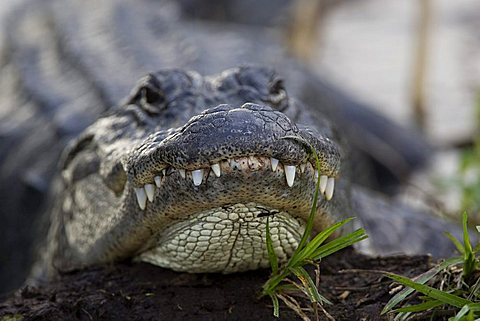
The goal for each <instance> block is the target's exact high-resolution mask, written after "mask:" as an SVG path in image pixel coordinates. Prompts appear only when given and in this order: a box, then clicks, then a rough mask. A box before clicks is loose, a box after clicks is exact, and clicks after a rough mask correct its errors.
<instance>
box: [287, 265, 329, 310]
mask: <svg viewBox="0 0 480 321" xmlns="http://www.w3.org/2000/svg"><path fill="white" fill-rule="evenodd" d="M289 270H290V271H292V272H293V274H295V275H296V276H297V278H298V279H299V280H300V282H302V284H303V286H304V288H305V290H307V295H308V297H309V298H310V301H311V302H320V303H327V304H332V302H330V301H329V300H328V299H327V298H325V297H324V296H322V295H321V294H320V293H319V292H318V289H317V286H316V285H315V283H314V282H313V280H312V278H311V277H310V275H309V274H308V272H307V271H306V270H305V269H304V268H303V267H301V266H297V267H290V268H289Z"/></svg>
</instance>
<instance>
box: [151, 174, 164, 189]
mask: <svg viewBox="0 0 480 321" xmlns="http://www.w3.org/2000/svg"><path fill="white" fill-rule="evenodd" d="M153 179H154V181H155V185H157V187H160V185H161V184H162V178H161V177H160V176H155V177H154V178H153Z"/></svg>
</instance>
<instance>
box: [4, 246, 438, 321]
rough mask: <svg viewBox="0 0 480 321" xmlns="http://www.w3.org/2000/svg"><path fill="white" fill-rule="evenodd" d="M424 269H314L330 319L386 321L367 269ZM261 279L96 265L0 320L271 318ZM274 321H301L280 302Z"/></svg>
mask: <svg viewBox="0 0 480 321" xmlns="http://www.w3.org/2000/svg"><path fill="white" fill-rule="evenodd" d="M430 265H431V259H430V257H428V256H414V257H409V256H392V257H385V258H372V257H368V256H365V255H361V254H358V253H355V252H354V251H353V250H351V249H347V250H344V251H343V252H340V253H337V254H335V255H332V256H331V257H329V258H326V259H325V260H324V261H323V262H322V263H321V268H320V272H321V279H320V293H322V294H323V295H324V296H326V297H327V298H328V299H329V300H331V301H332V302H333V305H332V306H325V309H326V310H327V311H328V313H330V314H331V316H333V317H334V318H335V319H336V320H390V319H389V318H388V317H385V316H380V311H381V309H382V308H383V306H384V304H385V303H386V302H387V301H388V300H389V298H390V297H391V295H390V294H389V291H391V289H392V285H391V282H390V281H389V279H387V278H385V277H383V276H382V275H381V274H379V273H376V272H374V271H372V270H382V271H393V272H396V273H401V274H403V275H407V276H413V275H416V274H419V273H421V272H423V271H425V270H427V269H428V268H429V267H430ZM268 275H269V272H268V271H267V270H261V271H252V272H246V273H238V274H231V275H221V274H185V273H176V272H172V271H170V270H166V269H162V268H158V267H155V266H152V265H149V264H144V263H129V262H126V263H119V264H115V265H111V266H103V267H95V268H90V269H86V270H80V271H74V272H70V273H68V274H64V275H62V276H61V278H60V279H59V280H58V281H55V282H53V283H51V284H49V285H47V286H43V287H38V288H32V287H24V288H22V289H20V290H18V291H16V292H15V293H13V294H11V295H9V296H6V297H3V298H2V299H1V302H3V303H1V304H0V320H1V321H6V320H9V321H10V320H49V321H54V320H252V321H254V320H275V318H274V317H273V316H272V307H271V303H270V301H269V299H268V298H263V299H260V300H259V299H257V295H258V293H259V290H260V288H261V285H262V284H263V282H264V281H265V280H266V279H267V277H268ZM319 316H320V320H327V318H326V316H325V315H324V314H322V313H320V315H319ZM280 320H301V319H300V318H299V317H298V316H297V315H295V314H294V313H293V312H292V311H291V310H289V309H288V308H287V307H286V306H285V305H281V310H280ZM312 320H315V317H312Z"/></svg>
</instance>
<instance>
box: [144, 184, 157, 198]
mask: <svg viewBox="0 0 480 321" xmlns="http://www.w3.org/2000/svg"><path fill="white" fill-rule="evenodd" d="M143 188H144V189H145V193H146V194H147V198H148V200H149V201H150V202H153V195H154V194H155V185H153V184H145V186H144V187H143Z"/></svg>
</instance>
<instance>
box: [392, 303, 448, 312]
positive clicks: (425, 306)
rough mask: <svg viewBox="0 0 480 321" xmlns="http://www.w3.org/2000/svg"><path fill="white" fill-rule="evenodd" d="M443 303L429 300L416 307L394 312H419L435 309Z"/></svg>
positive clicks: (412, 306)
mask: <svg viewBox="0 0 480 321" xmlns="http://www.w3.org/2000/svg"><path fill="white" fill-rule="evenodd" d="M443 304H444V303H443V302H442V301H439V300H430V301H427V302H423V303H420V304H416V305H411V306H407V307H403V308H399V309H396V310H394V311H395V312H421V311H426V310H429V309H432V308H436V307H438V306H440V305H443Z"/></svg>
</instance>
